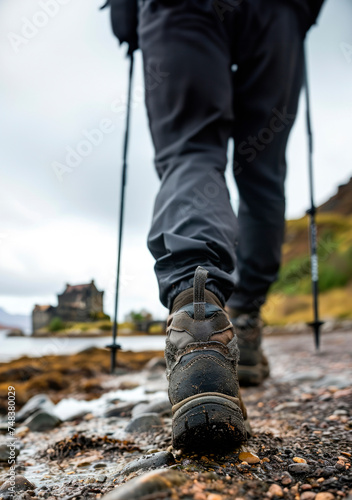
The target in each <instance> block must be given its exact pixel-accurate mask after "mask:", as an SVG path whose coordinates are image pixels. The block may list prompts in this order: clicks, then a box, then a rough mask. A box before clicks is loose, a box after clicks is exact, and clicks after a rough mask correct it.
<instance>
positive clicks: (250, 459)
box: [238, 451, 260, 464]
mask: <svg viewBox="0 0 352 500" xmlns="http://www.w3.org/2000/svg"><path fill="white" fill-rule="evenodd" d="M238 458H239V459H240V460H241V462H247V464H257V463H259V462H260V458H259V457H257V455H254V454H253V453H250V452H248V451H242V452H241V453H240V454H239V456H238Z"/></svg>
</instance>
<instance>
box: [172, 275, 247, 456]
mask: <svg viewBox="0 0 352 500" xmlns="http://www.w3.org/2000/svg"><path fill="white" fill-rule="evenodd" d="M207 275H208V272H207V271H206V270H205V269H203V268H201V267H198V268H197V270H196V272H195V275H194V286H193V288H190V289H187V290H185V291H183V292H182V293H180V294H179V295H178V296H177V297H176V299H175V301H174V304H173V308H172V311H171V314H170V316H169V318H168V326H167V340H166V348H165V358H166V365H167V371H166V373H167V378H168V381H169V398H170V401H171V403H172V405H173V408H172V412H173V422H172V437H173V446H174V448H176V449H184V450H192V451H216V450H217V449H224V448H233V447H234V446H236V445H238V444H239V443H241V442H243V441H245V440H246V437H247V435H246V428H245V424H244V420H245V418H246V416H247V415H246V410H245V407H244V405H243V403H242V401H241V396H240V391H239V384H238V377H237V362H238V355H239V352H238V347H237V339H236V335H235V334H234V331H233V326H232V324H231V322H230V320H229V317H228V315H227V313H226V312H225V311H224V309H223V308H222V305H221V303H220V301H219V299H218V298H217V297H216V296H215V295H214V294H213V293H212V292H210V291H209V290H206V289H205V282H206V278H207Z"/></svg>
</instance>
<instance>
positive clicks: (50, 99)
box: [0, 0, 352, 319]
mask: <svg viewBox="0 0 352 500" xmlns="http://www.w3.org/2000/svg"><path fill="white" fill-rule="evenodd" d="M51 2H52V0H42V1H40V0H39V1H38V0H16V1H15V2H14V1H13V0H2V1H1V3H0V33H1V40H0V67H1V79H0V109H1V115H0V169H1V184H0V307H3V308H5V309H6V310H7V311H9V312H12V313H25V314H29V313H30V312H31V310H32V308H33V305H34V304H35V303H39V304H47V303H51V304H53V305H56V303H57V302H56V293H61V292H62V291H63V289H64V285H65V283H66V282H69V283H71V284H78V283H86V282H89V281H90V280H91V279H92V278H95V280H96V283H97V286H98V287H99V288H100V289H104V290H105V309H106V311H107V312H108V313H110V314H111V313H112V304H113V294H114V280H115V267H116V247H117V242H116V234H117V213H118V203H119V192H120V171H121V170H120V169H121V156H122V134H123V128H124V116H123V104H124V103H125V98H126V86H127V71H128V67H127V62H126V59H125V57H124V54H125V50H124V49H120V48H118V45H117V42H116V39H115V38H114V37H113V35H112V34H111V31H110V26H109V19H108V12H107V11H104V12H99V11H98V7H99V6H100V4H101V3H102V2H103V0H101V1H96V0H91V1H89V2H87V0H59V3H60V5H58V3H56V5H58V7H57V8H56V10H52V11H50V14H51V17H48V16H47V15H46V14H45V6H47V7H48V4H49V3H50V4H51ZM47 7H46V8H47ZM52 8H53V9H54V7H52ZM351 20H352V5H351V2H350V0H327V2H326V5H325V7H324V9H323V12H322V15H321V17H320V19H319V26H318V27H315V28H314V29H312V30H311V33H310V34H309V37H308V46H309V51H308V52H309V71H310V83H311V92H312V109H313V125H314V132H315V169H316V176H315V177H316V188H315V190H316V198H317V202H318V203H321V202H322V201H324V200H325V199H326V198H327V197H329V196H330V195H332V194H333V193H334V191H335V189H336V187H337V185H338V184H340V183H342V182H345V181H347V180H348V178H349V177H350V175H351V170H352V168H351V167H352V165H351V132H352V94H351V89H352V86H351V83H352V31H351ZM33 21H35V23H36V24H37V25H40V27H36V26H35V25H33ZM24 35H25V36H24ZM142 94H143V81H142V76H141V57H140V54H139V53H138V55H137V59H136V75H135V90H134V98H133V102H134V105H133V108H134V109H133V117H132V131H131V142H130V157H129V174H128V184H127V202H126V219H125V221H126V225H125V228H126V230H125V233H124V246H123V255H122V267H123V273H122V278H123V280H122V290H121V299H120V300H121V302H120V304H121V305H120V313H121V314H120V319H122V318H123V316H124V314H125V313H126V312H128V311H130V310H131V309H133V308H134V309H139V308H142V307H145V308H146V309H148V310H150V311H152V312H153V313H154V314H156V315H158V316H159V315H165V313H166V310H165V309H164V308H163V307H162V306H161V305H160V304H159V301H158V290H157V284H156V279H155V277H154V271H153V265H154V262H153V259H152V257H151V256H150V255H149V252H148V250H147V248H146V236H147V232H148V229H149V224H150V220H151V214H152V207H153V199H154V196H155V194H156V192H157V189H158V179H157V177H156V174H155V172H154V169H153V151H152V146H151V141H150V136H149V131H148V127H147V121H146V115H145V109H144V104H143V98H142ZM303 111H304V105H303V101H301V106H300V115H299V118H298V119H297V122H296V125H295V127H294V130H293V133H292V135H291V139H290V144H289V150H288V162H289V173H288V179H287V189H286V191H287V201H288V205H287V217H289V218H294V217H299V216H301V215H302V214H303V213H304V210H305V209H306V208H307V204H308V184H307V160H306V138H305V128H304V116H303ZM97 128H100V129H101V130H103V131H104V132H103V133H101V134H98V135H97V134H96V133H95V135H93V136H90V139H91V141H92V140H93V141H95V143H96V145H94V146H92V147H90V148H89V149H87V148H86V149H84V146H82V140H84V139H86V138H87V134H88V135H89V134H90V133H91V131H92V130H93V129H97ZM85 144H86V143H85ZM80 147H82V148H83V149H81V152H82V155H83V154H84V155H85V157H84V158H82V157H81V159H80V158H78V157H77V156H75V157H73V154H72V151H73V150H76V149H77V148H78V149H79V148H80ZM67 155H70V158H69V159H70V160H71V162H73V163H74V164H75V166H72V168H70V172H67V171H66V172H64V173H62V167H60V164H61V165H63V164H66V162H67V159H68V158H67ZM60 171H61V174H62V175H59V172H60ZM60 179H61V180H60ZM229 185H230V191H231V196H232V202H233V206H234V208H236V206H237V201H238V196H237V192H236V189H235V187H234V183H233V181H232V179H231V178H230V176H229Z"/></svg>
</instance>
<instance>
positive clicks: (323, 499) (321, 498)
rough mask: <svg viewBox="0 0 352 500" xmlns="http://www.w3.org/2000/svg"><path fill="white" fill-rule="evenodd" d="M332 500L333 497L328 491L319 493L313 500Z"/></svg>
mask: <svg viewBox="0 0 352 500" xmlns="http://www.w3.org/2000/svg"><path fill="white" fill-rule="evenodd" d="M334 498H335V497H334V495H333V494H332V493H329V492H328V491H322V492H321V493H318V494H317V496H316V497H315V500H334Z"/></svg>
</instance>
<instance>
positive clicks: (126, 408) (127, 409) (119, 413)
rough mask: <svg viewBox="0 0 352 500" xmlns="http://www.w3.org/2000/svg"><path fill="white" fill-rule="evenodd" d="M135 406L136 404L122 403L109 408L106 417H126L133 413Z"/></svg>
mask: <svg viewBox="0 0 352 500" xmlns="http://www.w3.org/2000/svg"><path fill="white" fill-rule="evenodd" d="M134 406H135V404H134V403H121V404H118V405H115V406H111V407H110V408H107V409H106V410H105V413H104V417H107V418H109V417H126V416H127V415H129V414H130V413H131V410H132V408H133V407H134Z"/></svg>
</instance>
